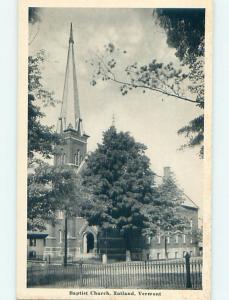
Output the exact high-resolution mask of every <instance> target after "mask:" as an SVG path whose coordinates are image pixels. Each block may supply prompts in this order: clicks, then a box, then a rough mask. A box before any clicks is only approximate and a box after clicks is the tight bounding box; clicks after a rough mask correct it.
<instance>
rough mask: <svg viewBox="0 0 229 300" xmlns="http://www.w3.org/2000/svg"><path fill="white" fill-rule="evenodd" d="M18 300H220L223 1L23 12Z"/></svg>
mask: <svg viewBox="0 0 229 300" xmlns="http://www.w3.org/2000/svg"><path fill="white" fill-rule="evenodd" d="M19 6H20V8H19V56H18V57H19V85H18V88H19V97H18V151H17V152H18V174H17V182H18V187H17V188H18V194H17V205H18V210H17V212H18V214H17V299H154V298H155V299H163V300H164V299H165V300H168V299H169V300H172V299H176V300H183V299H188V300H198V299H204V300H207V299H210V291H211V280H210V278H211V113H212V5H211V1H207V0H206V1H204V0H199V1H194V0H193V1H192V0H189V1H187V0H180V1H173V0H171V1H157V0H155V1H154V0H151V1H137V0H136V1H125V0H123V1H114V0H110V1H102V0H100V1H99V0H97V1H95V0H94V1H90V0H89V1H86V0H84V1H77V0H75V1H68V0H65V1H62V0H58V1H57V0H52V1H51V0H48V1H47V0H46V1H45V0H40V1H39V0H34V1H32V0H31V1H30V0H28V1H22V0H21V1H20V5H19Z"/></svg>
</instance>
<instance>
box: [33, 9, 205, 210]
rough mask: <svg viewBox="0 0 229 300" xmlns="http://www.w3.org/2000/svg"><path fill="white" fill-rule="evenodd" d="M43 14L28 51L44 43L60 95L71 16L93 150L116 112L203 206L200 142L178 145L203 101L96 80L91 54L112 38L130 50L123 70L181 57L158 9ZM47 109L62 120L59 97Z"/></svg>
mask: <svg viewBox="0 0 229 300" xmlns="http://www.w3.org/2000/svg"><path fill="white" fill-rule="evenodd" d="M40 17H41V22H40V23H39V24H35V25H29V26H30V28H29V29H30V34H29V35H30V39H32V38H33V36H34V35H35V34H36V32H37V29H38V28H39V31H38V34H37V35H36V38H35V39H34V40H33V41H32V43H31V44H30V45H29V54H30V55H35V54H36V53H37V52H38V51H39V50H41V49H45V50H46V52H47V59H46V61H45V63H44V64H43V65H42V70H41V71H42V76H43V82H44V85H45V87H47V88H48V89H49V90H51V91H54V93H55V96H56V98H57V99H58V100H61V99H62V93H63V86H64V75H65V68H66V61H67V51H68V39H69V29H70V22H72V24H73V34H74V40H75V44H74V45H75V56H76V57H75V58H76V68H77V70H76V72H77V81H78V92H79V101H80V111H81V117H82V119H83V126H84V130H85V132H86V133H87V134H89V135H90V138H89V139H88V151H93V150H95V149H96V146H97V143H100V142H101V141H102V133H103V132H104V131H105V130H107V129H108V128H109V126H110V125H111V124H112V116H113V115H114V116H115V125H116V127H117V129H118V130H122V131H129V132H130V134H131V135H132V136H133V137H134V138H135V140H136V141H138V142H142V143H144V144H145V145H146V146H147V148H148V149H147V151H146V154H147V156H148V157H149V158H150V162H151V168H152V170H153V171H154V172H156V173H157V174H158V175H162V174H163V168H164V167H165V166H170V167H171V169H172V171H173V172H174V173H175V176H176V179H177V182H178V183H179V186H180V187H181V188H182V189H183V190H184V191H185V193H186V194H187V195H188V196H189V197H190V198H191V199H192V200H193V201H194V202H195V203H196V204H197V205H198V206H199V207H200V209H202V200H203V160H201V159H199V156H198V151H199V149H198V148H194V149H188V150H185V151H179V150H178V148H179V147H180V146H181V145H182V144H183V143H185V139H184V137H182V136H178V135H177V130H178V129H179V128H181V127H182V126H184V125H186V124H187V123H188V122H189V121H190V120H192V119H193V118H194V117H196V116H198V115H200V114H201V111H200V109H199V108H197V107H195V105H194V104H192V103H188V102H184V101H180V100H177V99H176V98H172V97H170V98H169V97H162V95H160V94H158V93H156V92H152V91H148V92H146V93H144V94H143V93H142V91H140V90H134V91H133V92H130V93H128V94H127V95H126V96H122V95H121V93H120V90H119V87H118V86H117V85H116V84H114V83H112V82H103V83H100V84H97V85H95V86H91V85H90V81H91V68H90V66H89V64H88V63H87V61H88V59H90V58H91V57H92V55H93V53H94V52H95V51H102V49H104V45H106V44H108V43H109V42H111V43H114V44H115V45H116V46H117V47H119V48H120V49H124V50H126V51H127V53H126V55H125V56H124V57H121V58H120V61H119V64H120V67H119V68H120V69H119V70H120V76H122V73H121V70H122V67H123V70H124V68H125V66H127V65H130V64H132V63H134V62H138V63H140V64H144V63H149V62H150V61H152V60H153V59H157V61H158V62H163V63H169V62H173V63H174V64H175V65H178V64H179V61H178V59H177V58H176V56H175V49H173V48H169V47H168V45H167V43H166V34H165V32H164V31H163V29H162V28H160V27H159V26H156V25H155V23H154V22H153V18H152V9H150V8H149V9H139V8H138V9H133V8H132V9H114V8H113V9H110V8H42V9H41V11H40ZM189 96H190V95H189ZM162 100H163V101H162ZM43 110H44V112H45V113H46V117H45V119H44V122H45V123H46V124H48V125H54V126H56V125H57V120H58V117H59V115H60V104H58V105H56V106H55V107H54V108H53V107H48V108H43ZM201 214H202V213H201V210H200V215H201Z"/></svg>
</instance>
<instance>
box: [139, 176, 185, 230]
mask: <svg viewBox="0 0 229 300" xmlns="http://www.w3.org/2000/svg"><path fill="white" fill-rule="evenodd" d="M157 192H158V196H159V197H158V198H157V200H156V201H154V205H153V206H152V205H148V206H146V207H145V214H146V215H147V219H148V233H149V234H151V235H152V233H153V232H155V231H157V232H158V233H159V232H160V233H164V234H171V233H174V232H176V231H177V230H180V231H183V230H184V229H185V228H187V224H188V221H187V219H186V218H185V217H184V216H182V214H181V213H180V210H181V204H182V203H183V201H184V193H183V191H182V190H181V189H180V188H179V187H178V185H177V183H176V179H175V176H174V174H173V173H172V172H170V174H169V175H168V176H166V177H163V180H162V183H161V184H160V185H159V186H158V187H157Z"/></svg>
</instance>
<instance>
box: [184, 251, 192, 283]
mask: <svg viewBox="0 0 229 300" xmlns="http://www.w3.org/2000/svg"><path fill="white" fill-rule="evenodd" d="M185 267H186V288H191V287H192V283H191V274H190V255H189V253H188V252H187V253H186V255H185Z"/></svg>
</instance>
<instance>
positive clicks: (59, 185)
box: [27, 51, 84, 230]
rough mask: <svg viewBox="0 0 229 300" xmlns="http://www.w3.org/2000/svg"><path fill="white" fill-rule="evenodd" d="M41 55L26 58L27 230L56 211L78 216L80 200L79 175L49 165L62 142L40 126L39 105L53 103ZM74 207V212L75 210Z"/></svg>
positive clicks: (40, 225)
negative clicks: (44, 75)
mask: <svg viewBox="0 0 229 300" xmlns="http://www.w3.org/2000/svg"><path fill="white" fill-rule="evenodd" d="M44 59H45V52H44V51H40V52H38V53H37V54H36V55H35V56H29V58H28V207H27V208H28V209H27V211H28V213H27V216H28V229H30V230H37V229H44V228H45V222H47V220H49V221H51V220H53V221H54V219H55V212H56V210H64V211H65V214H66V216H71V215H72V214H75V215H76V214H77V215H79V212H80V211H79V209H80V201H81V200H82V199H84V195H83V192H82V186H81V181H80V178H79V175H76V172H75V171H74V170H73V169H72V168H69V167H67V166H63V165H62V166H53V165H52V163H51V161H50V159H52V158H53V155H54V153H55V145H57V144H61V143H64V141H63V139H62V137H61V135H59V134H58V133H56V132H55V131H54V128H53V127H50V126H46V125H44V124H43V123H42V119H43V118H44V116H45V114H44V113H43V112H42V106H45V105H52V106H54V105H55V104H56V103H57V100H56V99H55V97H54V93H53V92H50V91H49V90H47V89H46V88H45V87H44V85H43V81H42V74H41V65H42V63H43V62H44ZM76 207H77V209H76Z"/></svg>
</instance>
